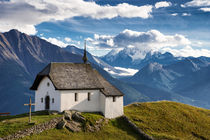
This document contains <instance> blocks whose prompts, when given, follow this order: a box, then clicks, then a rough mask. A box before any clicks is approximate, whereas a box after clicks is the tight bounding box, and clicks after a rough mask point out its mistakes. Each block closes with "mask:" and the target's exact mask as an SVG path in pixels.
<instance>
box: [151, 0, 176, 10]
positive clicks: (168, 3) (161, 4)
mask: <svg viewBox="0 0 210 140" xmlns="http://www.w3.org/2000/svg"><path fill="white" fill-rule="evenodd" d="M171 5H172V3H171V2H167V1H161V2H157V3H156V4H155V8H157V9H158V8H161V7H169V6H171Z"/></svg>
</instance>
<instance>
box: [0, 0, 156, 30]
mask: <svg viewBox="0 0 210 140" xmlns="http://www.w3.org/2000/svg"><path fill="white" fill-rule="evenodd" d="M152 8H153V6H152V5H144V6H135V5H130V4H127V3H121V4H118V5H116V6H110V5H105V6H101V5H98V4H96V3H95V2H93V1H84V0H11V1H3V2H0V31H2V32H4V31H8V30H10V29H13V28H16V29H18V30H20V31H22V32H24V33H27V34H36V32H37V31H36V28H35V25H37V24H40V23H42V22H46V21H57V20H64V19H67V18H72V17H76V16H82V17H90V18H94V19H112V18H115V17H125V18H133V17H138V18H144V19H145V18H149V17H151V12H152Z"/></svg>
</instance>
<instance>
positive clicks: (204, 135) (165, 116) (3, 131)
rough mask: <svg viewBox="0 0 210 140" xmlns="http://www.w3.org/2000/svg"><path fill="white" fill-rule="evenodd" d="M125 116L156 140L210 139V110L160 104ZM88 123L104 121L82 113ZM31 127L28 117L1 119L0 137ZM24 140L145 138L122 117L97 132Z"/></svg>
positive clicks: (131, 109) (51, 133)
mask: <svg viewBox="0 0 210 140" xmlns="http://www.w3.org/2000/svg"><path fill="white" fill-rule="evenodd" d="M124 112H125V115H126V116H127V117H128V118H129V119H130V120H131V121H132V122H133V123H135V124H136V125H137V126H138V127H139V128H140V129H141V130H143V131H144V132H145V133H147V134H149V135H151V136H153V137H154V138H156V139H172V140H176V139H186V140H189V139H190V140H191V139H192V140H193V139H203V140H205V139H210V133H209V130H210V110H206V109H201V108H196V107H193V106H189V105H185V104H181V103H176V102H169V101H161V102H150V103H134V104H131V105H128V106H125V108H124ZM82 115H83V116H84V117H85V118H86V120H87V121H86V123H87V124H94V123H95V122H96V121H97V120H98V119H101V118H103V116H101V115H99V114H93V113H83V114H82ZM57 116H59V115H46V114H36V115H34V116H33V121H34V122H36V124H39V123H42V122H45V121H48V120H50V119H52V118H54V117H57ZM28 127H30V126H29V125H28V124H27V118H26V116H25V115H22V116H21V115H19V116H12V117H9V118H5V117H4V118H3V117H0V137H3V136H6V135H8V134H11V133H14V132H15V131H18V130H22V129H25V128H28ZM23 139H24V140H29V139H30V140H36V139H53V140H54V139H59V140H60V139H63V140H64V139H73V140H74V139H75V140H76V139H81V140H83V139H86V140H90V139H91V140H94V139H109V140H110V139H111V140H112V139H113V140H114V139H125V140H127V139H129V140H132V139H142V138H141V137H139V136H138V135H137V134H136V133H135V132H134V131H133V130H132V128H130V127H129V126H128V124H127V123H126V122H124V120H123V119H122V118H116V119H111V120H109V121H108V123H105V124H104V125H103V127H102V128H101V129H100V130H99V131H97V132H88V131H86V132H78V133H72V132H70V131H68V130H67V129H66V128H65V129H61V130H58V129H51V130H48V131H44V132H42V133H40V134H36V135H32V136H28V137H24V138H23Z"/></svg>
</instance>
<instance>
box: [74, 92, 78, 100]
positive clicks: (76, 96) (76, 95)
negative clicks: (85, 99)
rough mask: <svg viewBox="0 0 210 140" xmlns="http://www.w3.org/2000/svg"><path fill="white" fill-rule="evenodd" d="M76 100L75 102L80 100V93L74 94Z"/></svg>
mask: <svg viewBox="0 0 210 140" xmlns="http://www.w3.org/2000/svg"><path fill="white" fill-rule="evenodd" d="M74 100H75V102H76V101H78V93H75V94H74Z"/></svg>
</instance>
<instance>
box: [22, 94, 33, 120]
mask: <svg viewBox="0 0 210 140" xmlns="http://www.w3.org/2000/svg"><path fill="white" fill-rule="evenodd" d="M32 105H35V104H34V103H31V96H30V99H29V104H24V106H29V123H31V106H32Z"/></svg>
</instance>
